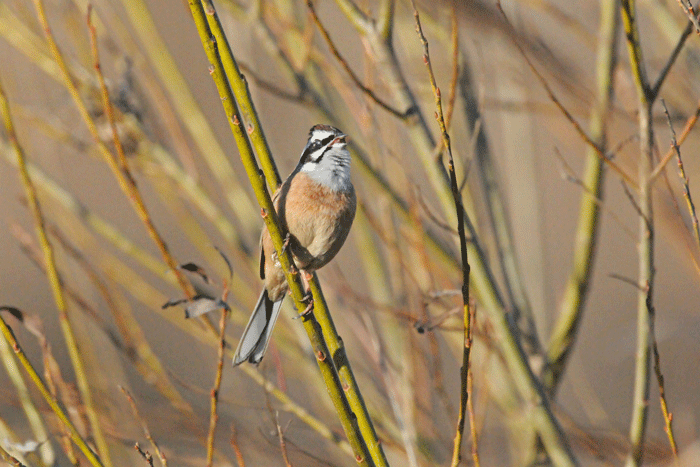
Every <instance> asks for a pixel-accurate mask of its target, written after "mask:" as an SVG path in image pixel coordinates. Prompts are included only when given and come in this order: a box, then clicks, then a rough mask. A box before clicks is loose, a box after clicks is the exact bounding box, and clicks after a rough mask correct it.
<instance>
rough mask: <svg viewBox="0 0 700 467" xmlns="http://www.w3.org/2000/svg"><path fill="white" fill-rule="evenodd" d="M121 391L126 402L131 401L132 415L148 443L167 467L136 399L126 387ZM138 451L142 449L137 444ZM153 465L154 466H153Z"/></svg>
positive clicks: (122, 387) (120, 388)
mask: <svg viewBox="0 0 700 467" xmlns="http://www.w3.org/2000/svg"><path fill="white" fill-rule="evenodd" d="M119 390H120V391H121V392H122V394H124V397H126V400H127V401H129V405H130V406H131V413H132V414H133V415H134V418H135V419H136V420H137V421H138V422H139V424H140V425H141V430H143V434H144V436H145V437H146V439H147V440H148V442H150V443H151V446H153V449H154V450H155V451H156V455H157V456H158V459H160V463H161V464H162V465H163V467H167V465H168V461H167V460H166V458H165V454H163V451H161V450H160V447H159V446H158V443H156V441H155V440H154V439H153V436H151V430H149V429H148V425H147V424H146V420H144V419H143V417H142V416H141V413H140V412H139V408H138V407H137V406H136V401H134V398H133V397H132V395H131V393H130V392H129V391H128V390H127V389H126V388H125V387H124V386H119ZM136 446H137V449H138V450H139V452H141V449H140V447H138V443H137V444H136ZM151 465H153V464H151Z"/></svg>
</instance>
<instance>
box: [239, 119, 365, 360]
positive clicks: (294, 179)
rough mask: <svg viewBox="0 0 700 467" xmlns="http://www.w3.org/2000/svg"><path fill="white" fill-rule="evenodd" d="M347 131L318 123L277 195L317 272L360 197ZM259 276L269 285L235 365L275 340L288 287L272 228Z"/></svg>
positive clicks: (303, 266) (294, 245)
mask: <svg viewBox="0 0 700 467" xmlns="http://www.w3.org/2000/svg"><path fill="white" fill-rule="evenodd" d="M346 146H347V142H346V141H345V135H344V134H343V133H342V132H341V131H340V130H338V129H337V128H334V127H332V126H329V125H316V126H314V127H312V128H311V130H310V131H309V140H308V142H307V143H306V147H304V151H303V152H302V153H301V159H300V160H299V164H297V167H296V168H295V169H294V171H293V172H292V174H291V175H290V176H289V178H287V180H285V181H284V183H282V185H281V186H280V187H279V189H278V190H277V191H276V192H275V194H274V195H273V197H272V201H273V203H274V205H275V210H276V211H277V214H278V216H279V220H280V222H281V223H282V226H283V227H284V229H286V230H287V232H289V237H288V241H289V243H288V246H287V248H290V249H291V250H290V251H291V254H292V257H293V258H294V263H295V265H296V267H297V269H299V270H303V271H306V272H312V271H315V270H316V269H319V268H321V267H323V266H325V265H326V264H327V263H328V262H329V261H330V260H332V259H333V257H334V256H335V255H336V253H338V250H340V247H342V246H343V243H345V239H346V238H347V236H348V233H349V232H350V226H351V225H352V221H353V219H354V218H355V208H356V204H357V200H356V198H355V188H354V187H353V186H352V182H351V181H350V153H349V152H348V149H347V147H346ZM260 249H261V251H260V278H261V279H264V281H265V288H264V289H263V291H262V294H260V298H259V299H258V304H257V305H256V306H255V309H254V310H253V314H252V316H251V317H250V320H249V321H248V325H247V326H246V328H245V330H244V331H243V336H242V337H241V340H240V342H239V343H238V348H237V349H236V354H235V355H234V357H233V365H234V366H235V365H239V364H241V363H243V362H245V361H249V362H251V363H260V361H261V360H262V358H263V356H264V355H265V350H267V345H268V343H269V342H270V336H271V335H272V329H273V327H274V326H275V322H276V321H277V317H278V316H279V312H280V307H281V305H282V300H283V299H284V297H285V295H286V293H287V290H288V285H287V280H286V279H285V277H284V273H283V272H282V268H281V266H280V263H279V260H278V258H277V253H276V251H275V248H274V246H273V244H272V239H271V238H270V232H269V231H268V230H267V228H265V227H263V230H262V234H261V236H260Z"/></svg>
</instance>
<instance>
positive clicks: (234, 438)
mask: <svg viewBox="0 0 700 467" xmlns="http://www.w3.org/2000/svg"><path fill="white" fill-rule="evenodd" d="M229 442H230V444H231V448H232V449H233V452H234V453H236V462H238V467H245V460H244V459H243V452H242V451H241V447H240V445H239V444H238V434H237V433H236V425H234V424H233V422H232V423H231V438H230V439H229Z"/></svg>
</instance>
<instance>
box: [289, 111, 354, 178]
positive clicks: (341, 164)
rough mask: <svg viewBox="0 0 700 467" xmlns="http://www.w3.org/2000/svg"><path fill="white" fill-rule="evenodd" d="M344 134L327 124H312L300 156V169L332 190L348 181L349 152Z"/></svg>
mask: <svg viewBox="0 0 700 467" xmlns="http://www.w3.org/2000/svg"><path fill="white" fill-rule="evenodd" d="M345 138H346V136H345V134H344V133H343V132H342V131H340V130H339V129H337V128H335V127H332V126H330V125H315V126H313V127H312V128H311V130H310V131H309V141H308V142H307V143H306V147H305V148H304V151H303V152H302V153H301V159H300V160H299V171H301V172H304V173H306V174H307V175H308V176H309V177H311V178H312V179H313V180H315V181H317V182H319V183H321V184H323V185H324V186H327V187H329V188H330V189H332V190H334V191H339V190H346V189H348V186H349V185H350V152H349V151H348V149H347V141H346V140H345Z"/></svg>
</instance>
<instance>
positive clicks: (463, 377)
mask: <svg viewBox="0 0 700 467" xmlns="http://www.w3.org/2000/svg"><path fill="white" fill-rule="evenodd" d="M411 4H412V6H413V16H414V18H415V22H416V32H417V33H418V37H419V38H420V41H421V44H422V45H423V60H424V62H425V65H426V68H427V69H428V77H429V79H430V86H431V88H432V90H433V94H434V96H435V109H436V112H435V118H436V120H437V122H438V124H439V126H440V131H441V133H442V141H443V145H444V147H445V150H446V152H447V158H448V159H447V168H448V172H449V174H450V188H451V189H452V196H453V198H454V204H455V209H456V212H457V231H458V233H459V246H460V252H461V260H462V303H463V306H464V309H463V313H464V316H463V319H464V347H463V353H462V368H461V370H460V381H461V384H460V401H459V414H458V418H457V430H456V433H455V438H454V447H453V450H452V467H456V466H457V465H459V462H460V459H461V457H462V455H461V446H462V437H463V435H464V425H465V422H466V416H467V402H468V401H469V386H468V379H469V376H468V375H469V357H470V354H471V344H472V342H471V339H470V336H471V326H472V321H471V313H470V302H469V270H470V266H469V258H468V256H467V235H466V233H465V229H464V207H463V205H462V197H461V195H460V192H459V185H458V183H457V175H456V172H455V165H454V159H453V158H452V146H451V145H450V136H449V134H448V133H447V126H446V124H445V117H444V114H443V111H442V98H441V96H440V88H439V87H438V86H437V83H436V81H435V74H434V73H433V67H432V64H431V62H430V51H429V47H428V40H427V39H426V38H425V35H424V34H423V28H422V27H421V24H420V15H419V14H418V9H417V8H416V4H415V1H413V0H412V1H411Z"/></svg>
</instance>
